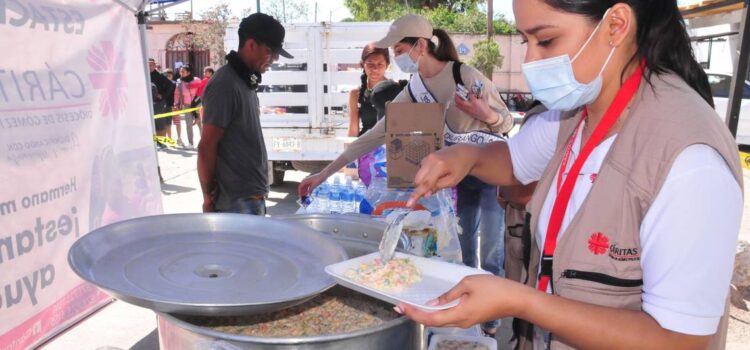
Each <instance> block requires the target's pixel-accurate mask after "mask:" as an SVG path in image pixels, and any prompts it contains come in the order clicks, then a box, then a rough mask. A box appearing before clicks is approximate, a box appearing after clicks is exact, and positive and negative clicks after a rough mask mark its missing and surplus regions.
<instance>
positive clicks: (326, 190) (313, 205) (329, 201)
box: [305, 174, 367, 214]
mask: <svg viewBox="0 0 750 350" xmlns="http://www.w3.org/2000/svg"><path fill="white" fill-rule="evenodd" d="M366 190H367V188H366V187H365V185H364V184H363V183H362V182H360V181H353V180H352V177H351V176H347V177H346V178H345V180H344V182H343V183H342V181H341V177H340V176H339V175H338V174H337V175H334V176H332V177H330V178H328V181H327V182H324V183H322V184H320V186H318V187H317V188H315V190H314V191H313V193H312V196H311V198H310V205H308V206H307V208H306V209H305V212H306V213H322V214H346V213H359V212H360V204H361V203H362V201H363V200H364V198H365V191H366Z"/></svg>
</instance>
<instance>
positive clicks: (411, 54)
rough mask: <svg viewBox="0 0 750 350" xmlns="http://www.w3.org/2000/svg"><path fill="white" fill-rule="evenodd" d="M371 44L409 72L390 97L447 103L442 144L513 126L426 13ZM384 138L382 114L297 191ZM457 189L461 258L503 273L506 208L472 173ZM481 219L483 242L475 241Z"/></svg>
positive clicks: (488, 327)
mask: <svg viewBox="0 0 750 350" xmlns="http://www.w3.org/2000/svg"><path fill="white" fill-rule="evenodd" d="M433 37H435V38H437V41H438V44H437V45H436V44H435V43H433V41H432V40H431V39H432V38H433ZM375 46H378V47H391V48H392V50H393V53H394V55H395V58H394V61H395V63H396V65H398V67H399V68H400V69H401V70H402V71H404V72H407V73H413V75H412V77H411V79H410V81H409V84H408V85H407V86H406V87H405V88H404V90H403V91H402V92H401V93H400V94H399V95H398V96H397V97H396V98H395V99H394V100H393V102H440V103H444V104H446V105H447V106H448V109H447V113H446V127H445V135H444V136H445V143H446V144H455V143H466V142H478V143H486V142H493V141H498V140H502V137H501V136H500V135H501V134H503V133H506V132H508V131H509V130H510V129H511V128H512V126H513V119H512V117H511V115H510V113H509V112H508V109H507V107H506V106H505V104H504V103H503V101H502V99H501V98H500V95H499V94H498V92H497V90H496V89H494V84H493V83H492V82H491V81H490V80H489V79H487V78H486V77H484V76H483V75H482V74H481V73H480V72H479V71H477V70H476V69H474V68H472V67H470V66H467V65H465V64H461V63H459V59H458V53H457V52H456V49H455V46H454V45H453V42H452V41H451V39H450V36H448V34H447V33H446V32H445V31H443V30H441V29H433V27H432V25H431V24H430V23H429V21H427V19H426V18H424V17H421V16H417V15H405V16H403V17H401V18H399V19H397V20H396V21H395V22H394V23H393V24H392V25H391V28H390V30H389V32H388V34H387V35H386V37H385V38H383V39H382V40H380V41H378V42H376V43H375ZM459 81H461V82H463V85H465V86H466V87H467V88H471V86H472V85H473V84H474V83H475V82H476V81H480V82H481V83H482V84H483V85H484V88H483V91H482V92H481V94H480V95H479V96H477V95H475V94H472V93H470V94H469V98H468V100H467V101H465V100H463V99H462V98H461V97H458V96H457V95H456V85H457V83H458V82H459ZM384 138H385V122H384V121H383V120H381V121H379V122H378V124H376V125H375V126H374V127H373V129H372V130H370V131H369V132H368V133H366V134H364V135H362V136H361V137H360V138H359V139H357V140H356V141H355V142H354V143H352V144H351V145H349V147H348V148H347V149H346V150H345V151H344V153H343V154H342V155H341V156H340V157H339V158H338V159H336V160H335V161H334V162H333V163H331V164H330V165H329V166H328V167H326V168H325V169H324V170H323V171H321V172H320V173H318V174H314V175H311V176H310V177H308V178H307V179H305V180H304V181H302V183H301V184H300V186H299V194H300V196H305V195H307V194H308V193H310V192H311V191H312V189H314V188H315V187H316V186H318V185H319V184H320V183H321V182H323V181H324V180H325V179H326V178H327V177H328V176H330V175H332V174H333V173H334V172H336V171H338V170H339V169H341V167H342V166H344V165H346V164H347V163H348V162H351V161H352V160H354V159H356V158H357V157H359V156H361V155H362V154H365V153H367V152H369V151H371V150H372V149H374V148H375V147H377V146H379V145H382V144H383V142H384ZM457 191H458V203H457V204H458V205H457V206H458V208H457V209H458V216H459V218H460V220H459V223H460V224H461V226H462V229H463V234H462V235H460V236H459V238H460V241H461V248H462V252H463V257H464V263H465V264H466V265H468V266H473V267H477V266H478V261H477V260H478V259H477V258H478V256H477V255H481V257H482V259H481V260H482V268H483V269H485V270H487V271H490V272H492V273H493V274H495V275H499V276H502V274H503V252H504V250H503V234H502V233H503V215H504V214H503V211H502V208H501V207H500V205H499V204H498V203H497V200H496V188H495V187H494V186H490V185H487V184H485V183H483V182H481V181H479V180H477V179H476V178H473V177H471V178H467V179H466V180H464V181H462V182H461V184H459V185H458V187H457ZM480 224H481V234H482V237H481V238H482V239H481V242H482V245H481V247H477V238H478V237H477V235H478V231H479V226H480ZM478 253H479V254H478ZM483 328H484V330H485V332H487V333H488V334H494V332H495V328H496V323H495V322H490V323H487V324H485V325H484V327H483Z"/></svg>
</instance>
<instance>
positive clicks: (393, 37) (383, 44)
mask: <svg viewBox="0 0 750 350" xmlns="http://www.w3.org/2000/svg"><path fill="white" fill-rule="evenodd" d="M404 38H425V39H430V38H432V24H430V21H428V20H427V18H424V17H422V16H418V15H413V14H408V15H403V16H401V17H399V18H398V19H397V20H395V21H393V24H391V28H390V29H388V34H387V35H386V36H385V38H383V39H380V40H378V41H376V42H375V47H378V48H384V49H387V48H389V47H391V46H393V45H396V44H397V43H398V42H399V41H401V40H402V39H404Z"/></svg>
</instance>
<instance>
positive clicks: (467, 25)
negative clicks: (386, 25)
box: [344, 0, 516, 34]
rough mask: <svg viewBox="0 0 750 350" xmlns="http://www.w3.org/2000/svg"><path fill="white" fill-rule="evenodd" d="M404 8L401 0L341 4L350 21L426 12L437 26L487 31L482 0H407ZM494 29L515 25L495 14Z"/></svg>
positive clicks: (510, 29) (355, 0)
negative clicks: (408, 1) (348, 13)
mask: <svg viewBox="0 0 750 350" xmlns="http://www.w3.org/2000/svg"><path fill="white" fill-rule="evenodd" d="M410 3H411V4H412V8H411V9H407V8H406V7H405V5H404V2H403V1H398V0H345V1H344V4H345V5H346V7H347V8H349V11H350V12H351V13H352V15H353V16H354V17H353V21H356V22H368V21H386V22H390V21H393V20H395V19H396V18H398V17H400V16H402V15H404V14H406V13H409V12H411V13H415V14H419V15H422V16H425V17H426V18H427V19H429V20H430V22H432V24H433V26H435V27H436V28H440V29H444V30H445V31H448V32H455V33H475V34H477V33H486V32H487V13H486V12H485V11H483V10H481V9H480V6H478V5H480V4H484V3H485V1H483V0H463V1H448V0H443V1H410ZM493 28H494V32H495V33H497V34H510V33H515V31H516V28H515V26H514V25H513V23H511V22H510V21H508V20H507V19H506V18H505V17H504V16H502V15H498V16H495V18H494V20H493Z"/></svg>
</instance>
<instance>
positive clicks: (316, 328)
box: [183, 287, 399, 337]
mask: <svg viewBox="0 0 750 350" xmlns="http://www.w3.org/2000/svg"><path fill="white" fill-rule="evenodd" d="M398 317H399V315H398V314H397V313H396V312H394V311H393V309H392V306H389V305H388V304H386V303H383V302H381V301H379V300H377V299H373V298H370V297H368V296H366V295H363V294H360V293H357V292H353V291H349V290H346V289H343V288H341V287H335V288H332V289H331V290H329V291H327V292H325V293H323V294H321V295H319V296H317V297H315V298H313V299H312V300H310V301H308V302H306V303H304V304H300V305H297V306H293V307H290V308H288V309H285V310H281V311H277V312H273V313H267V314H262V315H250V316H239V317H236V316H235V317H200V316H186V317H185V318H183V319H184V320H185V321H187V322H189V323H192V324H194V325H197V326H202V327H209V328H213V329H214V330H216V331H219V332H222V333H230V334H240V335H248V336H256V337H310V336H318V335H326V334H336V333H347V332H354V331H358V330H361V329H365V328H371V327H376V326H378V325H380V324H383V323H384V322H387V321H390V320H393V319H396V318H398Z"/></svg>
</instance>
